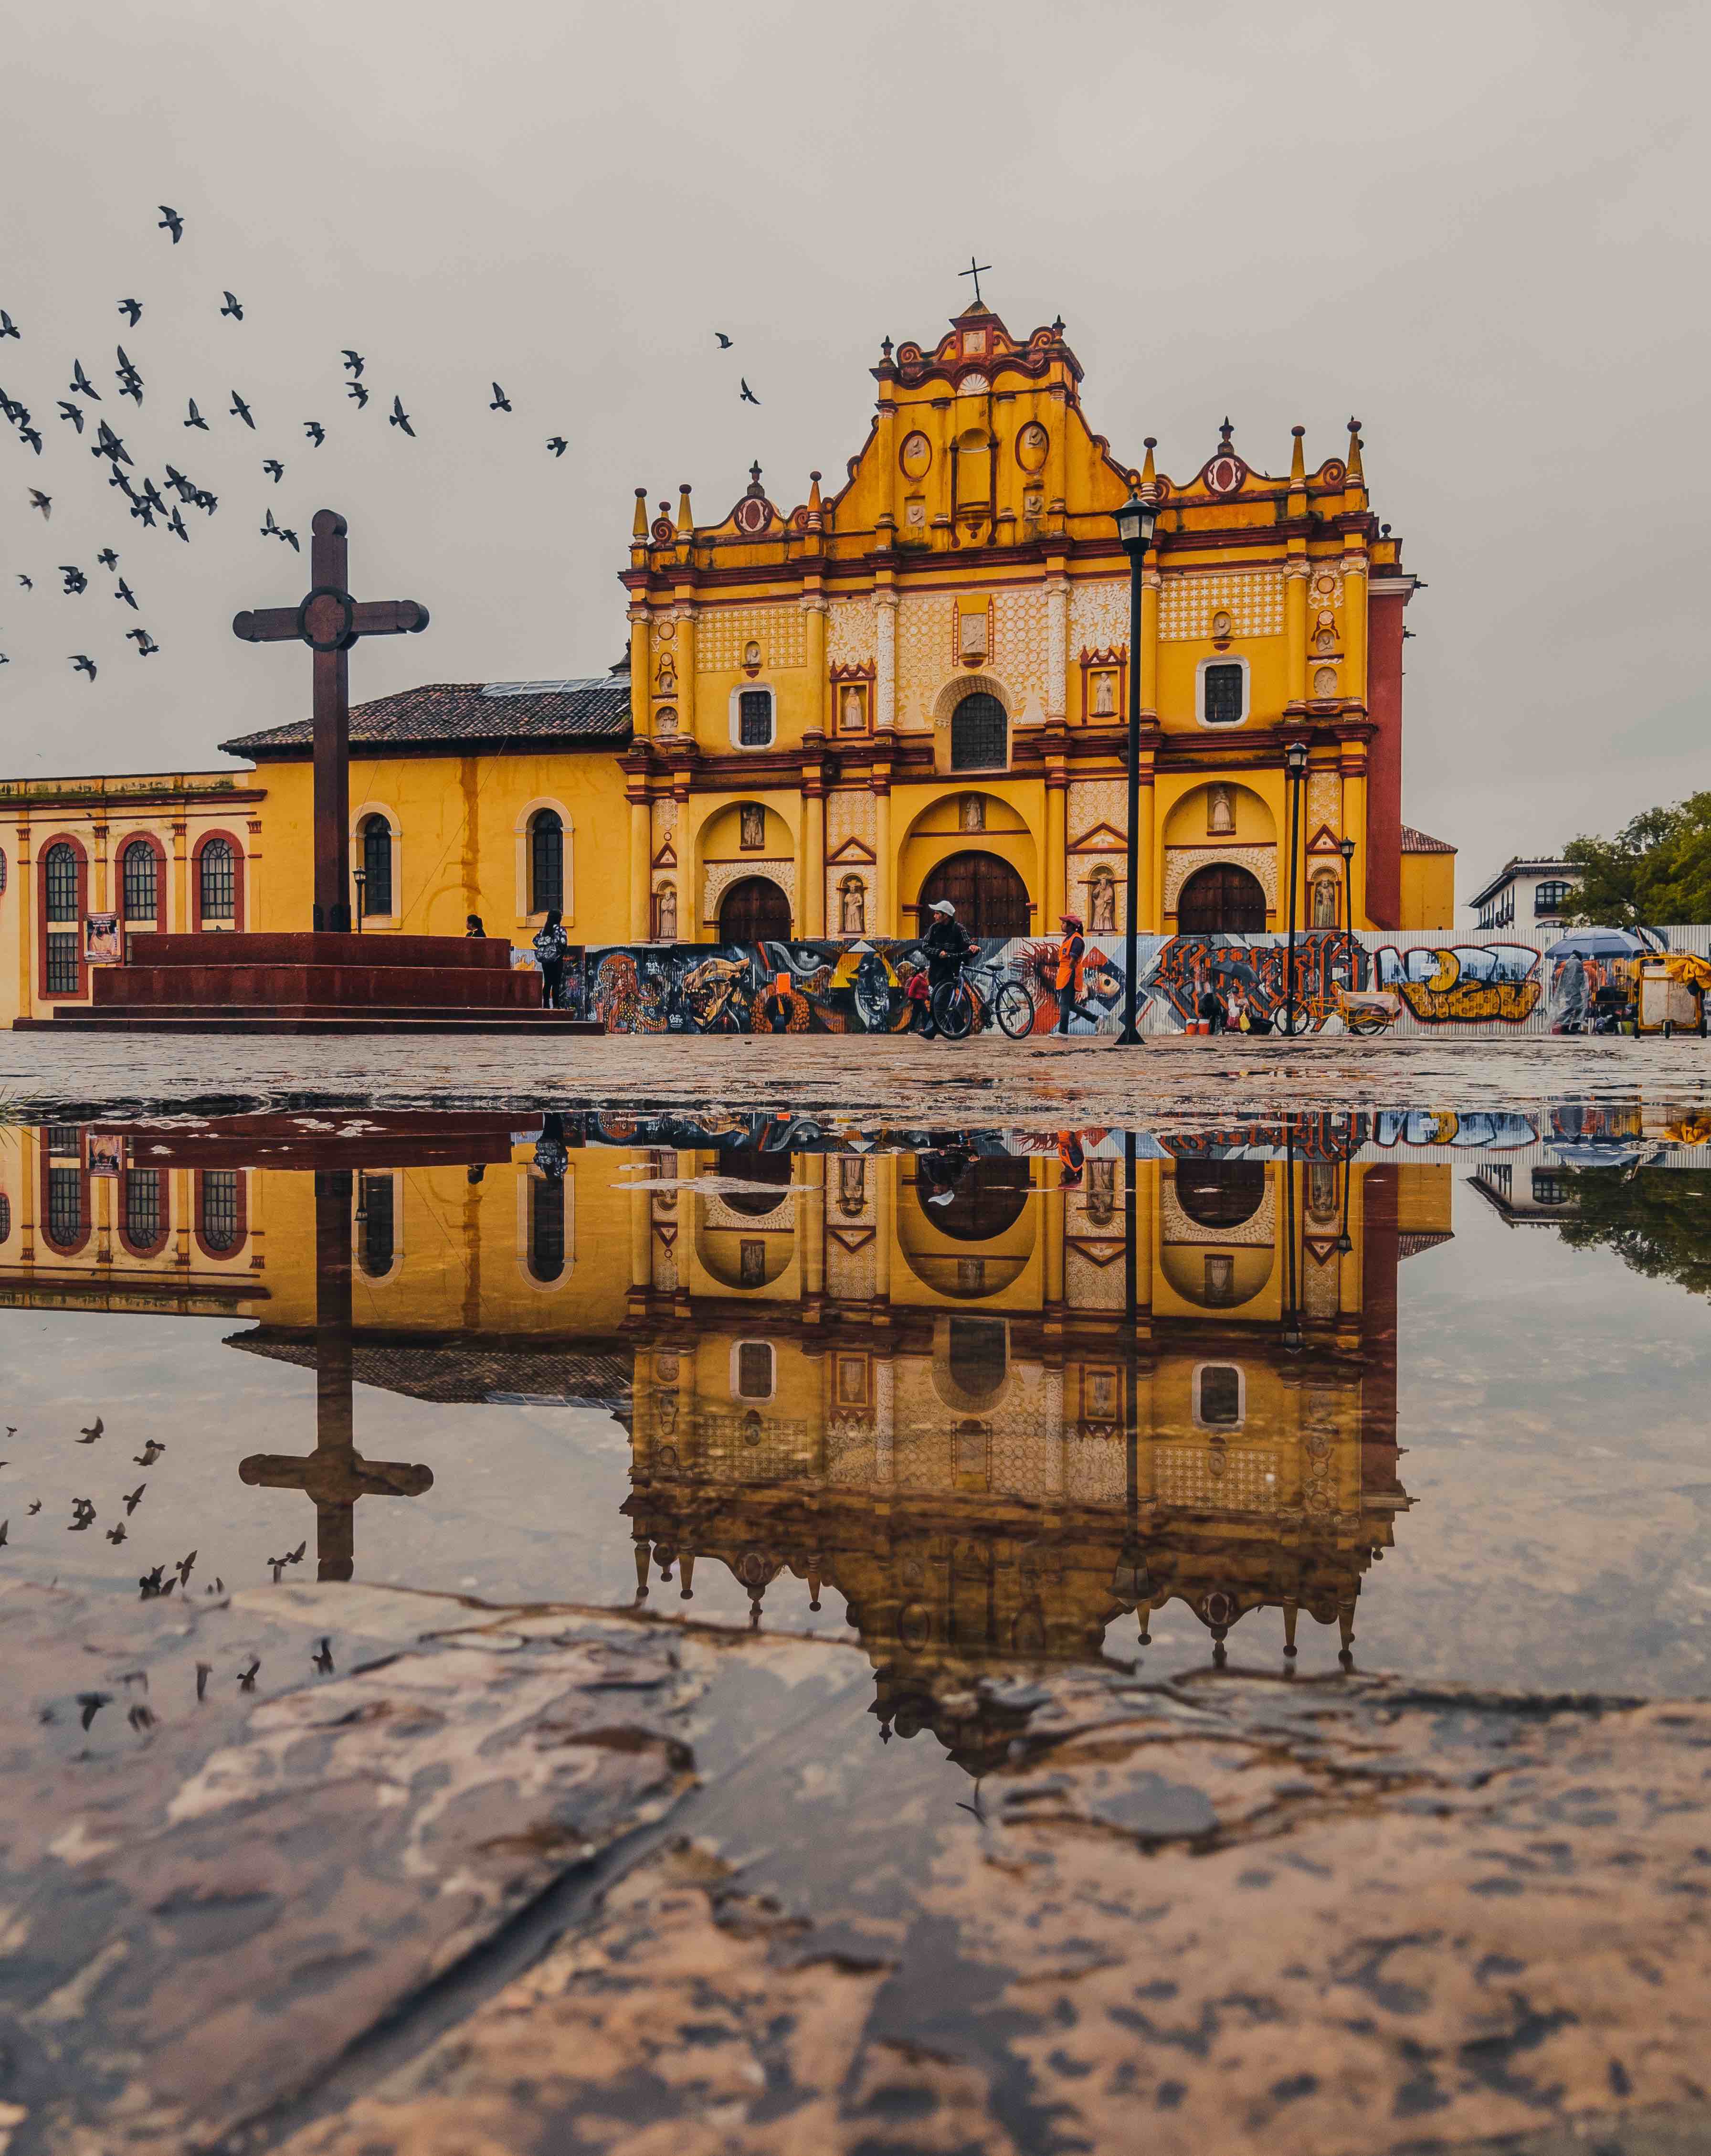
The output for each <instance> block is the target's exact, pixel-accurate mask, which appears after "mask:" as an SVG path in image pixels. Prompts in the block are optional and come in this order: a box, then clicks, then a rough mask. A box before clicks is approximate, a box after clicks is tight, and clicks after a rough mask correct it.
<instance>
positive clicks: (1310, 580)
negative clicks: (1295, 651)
mask: <svg viewBox="0 0 1711 2156" xmlns="http://www.w3.org/2000/svg"><path fill="white" fill-rule="evenodd" d="M1342 603H1343V572H1342V567H1341V564H1340V563H1339V562H1312V563H1310V564H1309V571H1308V577H1307V625H1308V629H1309V633H1310V632H1311V631H1312V630H1313V629H1316V628H1318V627H1319V615H1320V614H1322V613H1334V612H1335V611H1336V609H1337V608H1339V607H1340V606H1341V604H1342Z"/></svg>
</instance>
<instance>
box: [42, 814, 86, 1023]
mask: <svg viewBox="0 0 1711 2156" xmlns="http://www.w3.org/2000/svg"><path fill="white" fill-rule="evenodd" d="M81 866H82V865H81V863H80V862H79V860H78V857H77V849H76V848H75V847H74V845H72V844H70V843H69V840H67V839H55V841H54V844H52V845H51V846H49V849H48V850H47V852H46V853H45V854H44V855H43V856H42V911H43V913H44V916H45V918H46V921H47V924H48V927H47V948H46V950H45V951H44V953H43V957H44V961H45V966H44V971H45V974H46V983H45V989H46V993H48V994H49V995H50V996H74V995H75V994H76V993H77V992H78V989H79V987H80V986H81V984H82V983H81V967H80V963H79V958H80V953H79V948H78V928H77V916H78V911H79V905H78V901H79V896H80V893H79V885H80V884H81V882H82V880H83V879H82V875H81ZM62 923H63V924H64V925H63V926H61V925H59V924H62Z"/></svg>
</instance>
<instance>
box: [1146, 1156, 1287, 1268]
mask: <svg viewBox="0 0 1711 2156" xmlns="http://www.w3.org/2000/svg"><path fill="white" fill-rule="evenodd" d="M1159 1224H1160V1229H1161V1231H1162V1233H1163V1235H1164V1239H1165V1241H1166V1242H1167V1243H1204V1244H1206V1245H1207V1246H1208V1247H1209V1248H1211V1249H1212V1250H1225V1249H1235V1248H1236V1247H1237V1246H1238V1245H1239V1246H1241V1247H1242V1248H1243V1249H1247V1250H1251V1249H1253V1248H1254V1247H1256V1246H1257V1245H1264V1246H1265V1247H1266V1248H1268V1249H1269V1248H1270V1246H1271V1245H1272V1244H1273V1242H1274V1241H1275V1240H1277V1224H1278V1193H1277V1186H1276V1184H1275V1183H1273V1182H1272V1180H1271V1178H1269V1177H1268V1178H1266V1186H1265V1196H1264V1197H1263V1199H1261V1200H1260V1202H1259V1209H1258V1212H1256V1213H1255V1214H1253V1215H1252V1217H1251V1218H1250V1219H1246V1220H1243V1221H1242V1223H1241V1224H1240V1225H1239V1226H1237V1227H1234V1228H1208V1227H1206V1226H1204V1225H1203V1224H1201V1222H1200V1221H1198V1220H1195V1219H1191V1218H1190V1217H1189V1215H1188V1214H1186V1213H1185V1212H1184V1211H1183V1209H1182V1205H1181V1200H1180V1199H1178V1198H1177V1195H1176V1178H1175V1176H1173V1175H1161V1176H1160V1178H1159Z"/></svg>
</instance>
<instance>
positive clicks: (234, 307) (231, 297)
mask: <svg viewBox="0 0 1711 2156" xmlns="http://www.w3.org/2000/svg"><path fill="white" fill-rule="evenodd" d="M220 312H221V313H222V314H223V315H229V316H231V317H232V319H233V321H234V322H241V321H243V303H242V301H241V300H239V299H238V295H237V294H236V293H235V292H228V293H227V295H226V304H225V305H224V306H223V307H222V308H221V310H220Z"/></svg>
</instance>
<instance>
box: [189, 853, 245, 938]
mask: <svg viewBox="0 0 1711 2156" xmlns="http://www.w3.org/2000/svg"><path fill="white" fill-rule="evenodd" d="M210 839H224V840H225V841H226V844H228V846H229V847H230V848H231V849H232V926H233V928H236V929H242V927H243V839H240V838H239V837H238V834H237V833H236V832H235V831H223V830H218V829H217V830H213V831H204V832H203V833H202V836H201V837H200V838H199V839H197V842H196V850H195V851H194V852H193V853H192V855H191V857H190V918H191V923H192V927H196V928H198V929H200V928H202V927H206V926H207V923H206V922H205V921H203V919H202V855H203V853H204V852H205V851H206V850H207V845H208V842H209V840H210ZM225 926H226V924H225V922H224V921H221V923H220V927H222V928H224V927H225Z"/></svg>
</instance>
